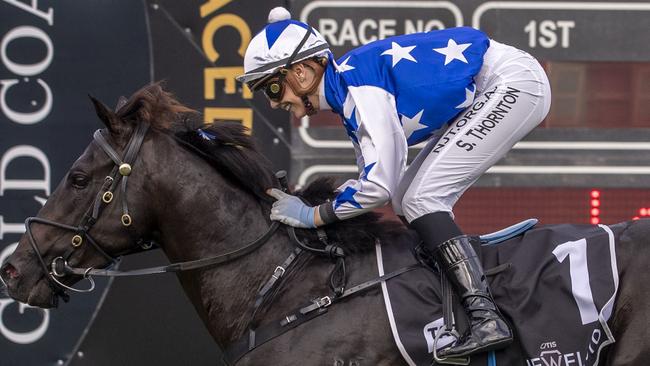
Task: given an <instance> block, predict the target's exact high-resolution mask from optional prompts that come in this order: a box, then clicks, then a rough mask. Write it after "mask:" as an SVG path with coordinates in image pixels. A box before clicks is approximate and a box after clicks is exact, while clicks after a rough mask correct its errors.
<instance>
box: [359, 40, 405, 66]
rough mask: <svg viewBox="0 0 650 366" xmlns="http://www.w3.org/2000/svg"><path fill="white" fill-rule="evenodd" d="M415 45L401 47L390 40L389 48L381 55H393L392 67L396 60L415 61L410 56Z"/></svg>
mask: <svg viewBox="0 0 650 366" xmlns="http://www.w3.org/2000/svg"><path fill="white" fill-rule="evenodd" d="M414 48H415V46H410V47H402V46H400V45H398V44H397V43H395V42H391V48H390V50H386V51H384V52H383V53H382V54H381V55H382V56H392V57H393V67H395V65H397V63H398V62H400V61H402V59H405V60H409V61H413V62H417V61H416V60H415V59H414V58H413V56H411V51H413V49H414ZM347 59H348V60H349V59H350V58H349V57H348V58H347Z"/></svg>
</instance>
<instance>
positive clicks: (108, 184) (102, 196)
mask: <svg viewBox="0 0 650 366" xmlns="http://www.w3.org/2000/svg"><path fill="white" fill-rule="evenodd" d="M148 130H149V125H148V124H146V123H139V124H138V126H137V127H136V130H135V132H134V133H133V134H132V135H131V139H130V140H129V142H128V144H127V145H126V149H125V153H124V157H123V158H120V156H119V154H118V153H117V152H116V151H115V149H113V147H112V146H111V145H110V144H109V143H108V141H107V140H106V138H105V137H104V135H103V134H102V132H101V130H97V131H95V133H94V135H93V138H94V140H95V141H96V142H97V144H98V145H99V146H100V147H101V148H102V150H103V151H104V152H105V153H106V154H107V155H108V156H109V157H110V158H111V160H113V162H114V163H115V166H114V167H113V169H112V170H111V172H110V174H109V175H108V176H106V178H105V180H104V183H103V185H102V187H101V188H100V189H99V192H98V193H97V196H96V198H95V200H94V201H93V203H92V205H91V206H90V207H89V208H88V209H87V210H86V213H85V214H84V216H83V218H82V219H81V221H80V224H79V225H77V226H72V225H67V224H62V223H59V222H56V221H52V220H48V219H44V218H40V217H29V218H27V220H25V226H26V231H27V237H28V239H29V243H30V245H31V246H32V249H33V250H34V252H35V253H36V256H37V257H38V261H39V263H40V265H41V267H42V269H43V271H44V272H45V273H46V278H47V279H48V283H49V284H50V287H51V288H52V290H53V292H54V293H55V295H57V296H60V297H62V298H63V299H64V301H68V299H69V295H68V294H67V293H66V290H70V291H74V292H91V291H92V290H94V288H95V282H94V280H93V279H92V276H109V277H122V276H142V275H149V274H158V273H167V272H179V271H187V270H191V269H197V268H203V267H208V266H214V265H217V264H221V263H226V262H229V261H232V260H234V259H237V258H239V257H242V256H244V255H247V254H249V253H251V252H253V251H254V250H255V249H257V248H258V247H260V246H261V245H262V244H264V243H265V242H266V241H268V239H269V238H270V237H271V236H272V235H273V234H274V233H275V231H276V230H277V228H278V227H279V226H280V223H278V222H273V223H272V224H271V225H270V226H269V228H268V230H267V231H266V232H265V233H264V234H263V235H262V236H260V237H259V238H257V239H255V240H254V241H252V242H250V243H248V244H246V245H245V246H243V247H242V248H239V249H236V250H233V251H231V252H228V253H224V254H221V255H217V256H213V257H209V258H203V259H198V260H193V261H187V262H179V263H172V264H170V265H166V266H158V267H149V268H143V269H137V270H131V271H119V270H114V269H113V268H114V267H115V266H116V265H117V264H119V257H121V256H122V255H126V254H130V253H132V252H135V251H139V250H146V249H149V248H151V246H152V245H151V243H150V242H149V241H145V240H142V239H140V240H138V241H137V242H138V245H137V246H134V248H133V249H132V250H131V251H129V252H128V253H122V254H120V255H119V256H118V257H114V256H112V255H110V254H109V253H107V252H106V251H105V250H104V249H102V247H101V246H100V245H99V244H98V242H97V241H96V240H95V239H94V238H93V237H92V235H91V234H90V230H91V229H92V227H93V225H95V223H96V222H97V220H98V218H99V216H100V214H101V213H102V211H103V210H104V208H105V207H106V206H107V205H108V204H110V203H111V202H112V201H113V198H114V196H115V194H114V192H115V190H116V189H117V187H118V185H119V184H120V181H121V186H120V187H121V189H120V193H121V200H122V216H121V218H120V221H121V222H122V225H123V226H124V227H129V226H131V224H132V223H133V219H132V218H131V215H130V214H129V209H128V204H127V200H126V188H127V182H128V177H129V175H130V174H131V171H132V167H133V164H134V162H135V160H136V159H137V156H138V152H139V151H140V147H141V146H142V142H143V141H144V137H145V135H146V134H147V131H148ZM33 223H40V224H45V225H50V226H54V227H57V228H60V229H64V230H67V231H71V232H74V233H75V235H74V236H73V237H72V239H71V247H70V248H69V249H68V250H67V251H66V252H65V253H64V254H63V255H61V256H58V257H55V258H54V259H53V260H52V262H51V263H50V264H49V265H48V264H47V263H46V262H45V259H44V257H43V255H42V254H41V252H40V250H39V249H38V245H37V243H36V240H35V238H34V235H33V233H32V228H31V225H32V224H33ZM84 242H88V243H90V245H91V246H92V247H93V248H94V249H95V250H96V251H97V252H98V253H100V254H101V255H102V256H103V257H104V258H106V259H107V260H108V261H109V264H108V265H107V266H106V267H105V268H100V269H95V268H92V267H89V268H75V267H71V266H69V265H68V261H69V260H70V257H71V256H72V255H73V254H74V252H75V250H76V249H77V248H79V247H81V245H82V244H83V243H84ZM67 275H80V276H82V277H83V278H84V279H87V280H88V281H89V282H90V287H89V288H87V289H76V288H73V287H70V286H68V285H65V284H64V283H62V282H61V281H60V280H59V279H60V278H62V277H65V276H67Z"/></svg>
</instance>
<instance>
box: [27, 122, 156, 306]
mask: <svg viewBox="0 0 650 366" xmlns="http://www.w3.org/2000/svg"><path fill="white" fill-rule="evenodd" d="M148 130H149V124H148V123H144V122H141V123H138V125H137V127H136V130H135V132H134V133H133V134H132V135H131V139H130V140H129V142H128V144H127V145H126V148H125V152H124V157H123V158H120V156H119V154H118V153H117V152H116V151H115V149H113V147H112V146H111V145H110V144H109V143H108V141H107V140H106V138H105V137H104V135H103V134H102V132H101V130H97V131H95V133H94V135H93V138H94V140H95V142H97V144H98V145H99V147H101V148H102V150H103V151H104V152H105V153H106V154H107V155H108V156H109V157H110V158H111V160H113V162H114V164H115V165H114V166H113V169H112V170H111V172H110V173H109V175H107V176H106V178H105V179H104V183H103V184H102V186H101V188H100V189H99V192H98V193H97V195H96V197H95V199H94V201H93V203H92V205H91V206H90V207H88V209H87V210H86V212H85V214H84V216H83V217H82V219H81V221H80V223H79V225H77V226H71V225H67V224H62V223H59V222H56V221H52V220H48V219H44V218H40V217H28V218H27V220H25V227H26V232H27V237H28V239H29V243H30V245H31V246H32V249H34V252H35V253H36V256H37V257H38V261H39V263H40V265H41V267H42V268H43V270H44V271H45V273H46V278H47V279H48V281H49V284H50V287H51V288H52V290H53V291H54V293H55V294H56V295H59V296H61V297H62V298H63V299H64V301H67V300H68V299H69V296H68V295H67V293H66V292H65V290H66V289H67V290H70V291H74V292H90V291H92V290H93V289H94V288H95V282H94V281H93V279H92V277H90V274H91V271H92V268H87V269H83V271H82V272H81V273H75V272H71V271H70V270H69V269H71V268H70V267H69V266H68V260H69V259H70V257H71V256H72V255H73V253H74V252H75V250H76V249H77V248H79V247H81V245H82V244H83V243H84V242H85V241H87V242H88V243H90V244H91V245H92V247H93V248H94V249H95V250H96V251H97V252H98V253H100V254H101V255H102V256H103V257H104V258H106V259H107V260H108V261H109V265H108V267H112V266H115V265H116V264H117V263H119V259H117V258H115V257H113V256H111V255H110V254H108V253H106V251H105V250H103V249H102V247H101V246H100V245H99V244H98V243H97V241H96V240H95V239H94V238H93V237H92V235H90V229H91V228H92V227H93V226H94V225H95V223H96V222H97V219H98V218H99V215H100V214H101V213H102V211H103V210H104V208H106V206H107V205H108V204H110V203H111V202H112V201H113V198H114V196H115V194H114V192H115V191H116V189H117V188H118V185H119V184H120V181H121V186H120V193H121V198H122V216H121V217H120V221H121V223H122V225H123V226H124V227H129V226H131V224H132V223H133V220H132V218H131V215H130V213H129V207H128V204H127V200H126V187H127V182H128V178H129V175H130V174H131V171H132V167H133V163H134V162H135V160H136V158H137V156H138V152H139V151H140V147H141V146H142V142H143V141H144V137H145V135H146V134H147V131H148ZM32 223H40V224H45V225H50V226H54V227H57V228H60V229H64V230H68V231H72V232H75V235H74V236H73V237H72V239H71V246H70V248H68V250H67V251H66V252H65V253H64V254H63V255H62V256H58V257H56V258H54V259H53V260H52V263H50V265H49V266H48V265H47V264H46V263H45V259H44V258H43V255H42V254H41V252H40V251H39V249H38V245H37V244H36V240H35V239H34V234H33V233H32V227H31V225H32ZM67 274H80V275H82V276H83V278H85V279H88V281H89V282H90V287H89V288H88V289H75V288H73V287H70V286H67V285H65V284H64V283H62V282H61V281H60V280H59V278H62V277H64V276H65V275H67Z"/></svg>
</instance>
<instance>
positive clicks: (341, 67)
mask: <svg viewBox="0 0 650 366" xmlns="http://www.w3.org/2000/svg"><path fill="white" fill-rule="evenodd" d="M348 61H350V58H349V57H348V58H346V59H345V60H343V62H341V63H340V64H337V65H336V71H338V72H346V71H350V70H354V66H352V65H348Z"/></svg>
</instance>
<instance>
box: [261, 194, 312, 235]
mask: <svg viewBox="0 0 650 366" xmlns="http://www.w3.org/2000/svg"><path fill="white" fill-rule="evenodd" d="M267 194H268V195H269V196H271V197H273V198H275V199H277V201H275V202H273V206H272V207H271V220H275V221H280V222H281V223H283V224H287V225H289V226H293V227H299V228H315V227H316V224H314V214H315V212H314V211H315V210H316V208H315V207H310V206H307V205H306V204H305V203H304V202H302V200H301V199H300V198H298V197H296V196H293V195H290V194H288V193H284V192H282V191H281V190H279V189H277V188H272V189H271V190H269V191H267Z"/></svg>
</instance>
